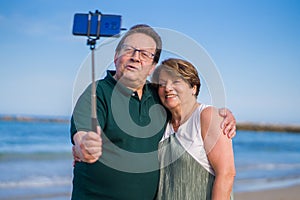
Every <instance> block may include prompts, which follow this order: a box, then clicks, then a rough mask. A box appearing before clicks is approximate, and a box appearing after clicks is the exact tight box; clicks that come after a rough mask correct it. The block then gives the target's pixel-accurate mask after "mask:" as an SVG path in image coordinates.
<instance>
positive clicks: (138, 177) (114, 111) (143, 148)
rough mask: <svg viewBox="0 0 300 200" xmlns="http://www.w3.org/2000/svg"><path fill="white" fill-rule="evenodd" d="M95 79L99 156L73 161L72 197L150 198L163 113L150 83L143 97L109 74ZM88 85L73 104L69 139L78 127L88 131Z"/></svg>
mask: <svg viewBox="0 0 300 200" xmlns="http://www.w3.org/2000/svg"><path fill="white" fill-rule="evenodd" d="M114 73H115V72H112V71H108V73H107V76H106V77H105V78H104V79H102V80H99V81H97V83H96V84H97V89H96V93H97V118H98V122H99V125H100V127H101V129H102V136H101V137H102V140H103V144H102V156H101V157H100V159H99V160H98V161H97V162H95V163H93V164H88V163H84V162H76V164H75V167H74V178H73V192H72V199H81V200H82V199H87V200H89V199H122V200H123V199H130V200H134V199H138V200H141V199H153V198H155V194H156V191H157V187H158V180H159V167H158V156H157V149H158V142H159V141H160V139H161V137H162V134H163V132H164V128H165V124H166V112H165V110H164V109H163V108H162V107H161V106H160V104H159V97H158V95H157V91H156V89H154V88H153V87H152V86H151V85H150V84H148V83H147V84H146V85H145V86H144V88H143V96H142V98H141V99H139V98H138V96H137V94H136V93H135V92H133V91H131V90H129V89H128V88H126V87H124V86H123V85H120V84H118V83H117V82H116V80H115V79H114V78H113V77H112V76H113V75H114ZM90 102H91V89H90V87H88V88H87V89H86V90H85V92H84V93H83V94H82V95H81V97H80V98H79V100H78V101H77V104H76V106H75V109H74V112H73V115H72V119H71V140H72V143H73V135H74V134H75V133H76V132H77V131H80V130H83V131H89V130H91V128H90V127H91V117H90V116H91V114H90V113H91V109H90V107H91V106H90Z"/></svg>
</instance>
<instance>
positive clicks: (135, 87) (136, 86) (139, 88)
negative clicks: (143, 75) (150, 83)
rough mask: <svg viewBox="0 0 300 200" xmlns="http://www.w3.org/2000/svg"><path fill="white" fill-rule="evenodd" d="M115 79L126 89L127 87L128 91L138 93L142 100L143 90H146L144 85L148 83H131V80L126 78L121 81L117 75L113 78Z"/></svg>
mask: <svg viewBox="0 0 300 200" xmlns="http://www.w3.org/2000/svg"><path fill="white" fill-rule="evenodd" d="M113 78H114V79H115V80H116V81H120V83H121V84H122V85H124V86H125V87H127V88H128V89H130V90H132V91H134V92H136V93H137V95H138V97H139V99H142V96H143V88H144V85H145V84H146V82H141V81H136V82H134V81H130V80H126V79H125V78H121V79H118V78H117V77H116V74H115V75H114V76H113Z"/></svg>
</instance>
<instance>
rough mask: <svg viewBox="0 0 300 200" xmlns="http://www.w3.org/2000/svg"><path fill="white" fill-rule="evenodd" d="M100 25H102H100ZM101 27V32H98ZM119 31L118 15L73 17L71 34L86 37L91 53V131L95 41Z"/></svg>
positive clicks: (94, 124) (94, 125)
mask: <svg viewBox="0 0 300 200" xmlns="http://www.w3.org/2000/svg"><path fill="white" fill-rule="evenodd" d="M101 24H102V25H101ZM100 27H101V32H100ZM121 30H126V29H124V28H121V16H120V15H103V14H101V13H100V12H99V11H98V10H96V12H95V13H92V12H89V14H80V13H77V14H75V16H74V25H73V34H74V35H83V36H87V37H88V40H87V45H89V46H90V49H91V51H92V56H91V57H92V58H91V59H92V88H91V119H92V123H91V125H92V130H93V131H95V132H97V125H98V120H97V101H96V98H97V96H96V83H95V61H94V60H95V47H96V41H97V40H98V39H100V36H103V37H116V36H119V35H118V34H119V33H120V31H121Z"/></svg>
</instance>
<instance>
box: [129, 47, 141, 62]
mask: <svg viewBox="0 0 300 200" xmlns="http://www.w3.org/2000/svg"><path fill="white" fill-rule="evenodd" d="M131 58H132V59H133V60H134V61H140V52H139V50H138V49H135V50H134V51H133V52H132V55H131Z"/></svg>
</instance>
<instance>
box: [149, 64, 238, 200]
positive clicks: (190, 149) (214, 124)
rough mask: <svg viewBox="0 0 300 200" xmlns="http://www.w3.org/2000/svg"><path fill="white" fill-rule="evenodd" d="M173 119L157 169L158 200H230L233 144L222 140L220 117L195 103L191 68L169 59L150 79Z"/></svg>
mask: <svg viewBox="0 0 300 200" xmlns="http://www.w3.org/2000/svg"><path fill="white" fill-rule="evenodd" d="M152 81H153V83H157V84H158V94H159V97H160V100H161V102H162V104H163V105H164V106H165V107H166V108H167V109H168V110H169V111H170V114H171V117H170V120H169V122H168V124H167V128H166V130H165V133H164V136H163V138H162V140H161V141H160V144H159V159H160V166H161V174H160V183H159V184H160V185H159V190H158V194H157V199H162V200H166V199H170V200H176V199H178V200H182V199H200V200H202V199H218V200H222V199H226V200H228V199H231V198H232V187H233V182H234V176H235V166H234V155H233V148H232V140H231V139H228V138H227V137H226V136H224V135H223V134H222V129H221V128H220V123H221V122H222V117H220V115H219V114H218V110H217V109H216V108H214V107H212V106H208V105H204V104H202V103H199V102H197V95H198V93H199V89H200V79H199V76H198V73H197V70H196V69H195V67H194V66H193V65H192V64H191V63H189V62H187V61H185V60H181V59H168V60H165V61H163V62H162V64H161V65H160V66H158V67H157V68H156V70H155V71H154V74H153V76H152Z"/></svg>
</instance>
